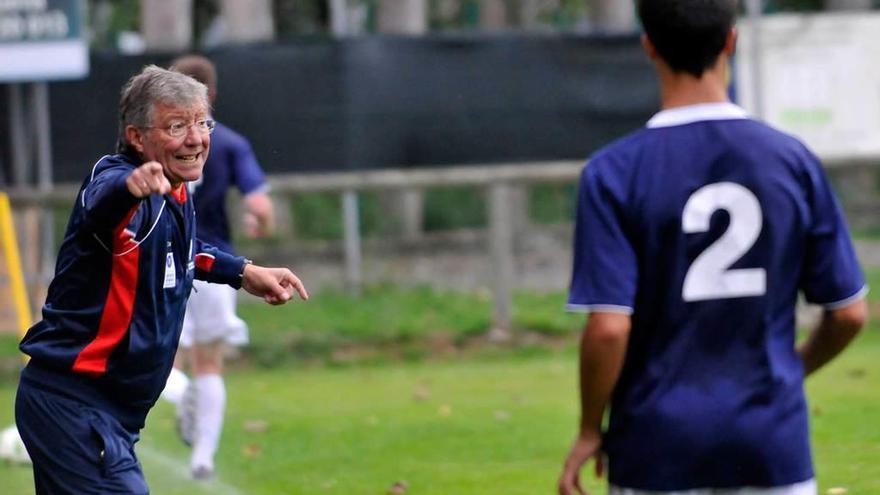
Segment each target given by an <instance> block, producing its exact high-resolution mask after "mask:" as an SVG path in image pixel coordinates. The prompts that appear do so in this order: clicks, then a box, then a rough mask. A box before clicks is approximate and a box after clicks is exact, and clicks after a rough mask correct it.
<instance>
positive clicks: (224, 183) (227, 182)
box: [190, 123, 268, 253]
mask: <svg viewBox="0 0 880 495" xmlns="http://www.w3.org/2000/svg"><path fill="white" fill-rule="evenodd" d="M190 186H191V188H190V190H191V191H193V201H195V205H196V221H197V222H198V231H199V239H202V240H203V241H205V242H207V243H209V244H212V245H214V246H217V247H219V248H220V249H222V250H224V251H226V252H228V253H232V252H233V248H232V243H231V240H230V235H229V219H228V218H227V214H226V191H227V190H229V188H230V187H232V186H235V187H236V188H238V190H239V192H241V194H242V195H247V194H250V193H253V192H257V191H265V190H267V189H268V184H267V183H266V177H265V176H264V175H263V171H262V170H261V169H260V164H259V163H258V162H257V157H256V156H254V152H253V150H252V149H251V146H250V144H248V142H247V139H245V138H244V137H243V136H241V135H240V134H238V133H236V132H235V131H233V130H232V129H230V128H228V127H226V126H224V125H222V124H220V123H218V124H217V127H215V128H214V133H213V134H212V135H211V152H210V153H209V154H208V160H207V161H206V162H205V170H204V173H203V174H202V178H201V179H199V180H197V181H195V182H192V183H190Z"/></svg>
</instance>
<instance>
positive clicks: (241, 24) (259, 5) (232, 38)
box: [220, 0, 275, 43]
mask: <svg viewBox="0 0 880 495" xmlns="http://www.w3.org/2000/svg"><path fill="white" fill-rule="evenodd" d="M220 16H221V22H223V26H224V28H225V31H224V36H223V38H224V41H226V42H228V43H250V42H254V41H271V40H273V39H274V38H275V21H274V17H273V11H272V0H220Z"/></svg>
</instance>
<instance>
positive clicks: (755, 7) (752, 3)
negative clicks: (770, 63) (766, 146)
mask: <svg viewBox="0 0 880 495" xmlns="http://www.w3.org/2000/svg"><path fill="white" fill-rule="evenodd" d="M746 11H747V12H748V16H749V27H750V29H751V35H752V44H751V51H750V55H751V59H752V60H751V69H752V79H751V83H752V98H753V101H754V109H753V113H754V115H755V117H757V118H758V119H763V118H764V70H763V65H764V58H763V52H764V45H763V42H762V39H761V14H762V12H763V2H762V0H747V2H746Z"/></svg>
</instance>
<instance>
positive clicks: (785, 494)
mask: <svg viewBox="0 0 880 495" xmlns="http://www.w3.org/2000/svg"><path fill="white" fill-rule="evenodd" d="M817 490H818V489H817V488H816V480H807V481H802V482H800V483H795V484H793V485H786V486H777V487H774V488H725V489H718V488H700V489H696V490H684V491H678V492H654V491H644V490H633V489H631V488H621V487H619V486H614V485H612V486H611V487H609V489H608V495H816V493H817Z"/></svg>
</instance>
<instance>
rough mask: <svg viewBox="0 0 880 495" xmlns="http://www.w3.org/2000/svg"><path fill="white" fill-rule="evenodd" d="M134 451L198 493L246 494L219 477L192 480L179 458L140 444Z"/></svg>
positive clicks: (148, 482)
mask: <svg viewBox="0 0 880 495" xmlns="http://www.w3.org/2000/svg"><path fill="white" fill-rule="evenodd" d="M135 452H137V455H138V457H140V458H142V459H146V460H149V462H150V463H151V464H156V465H158V466H159V467H160V468H162V471H163V472H164V473H165V475H166V477H167V478H174V479H180V480H183V481H185V482H186V483H187V486H190V487H194V488H198V492H200V493H211V494H216V495H246V494H245V493H244V492H242V491H240V490H239V489H238V488H236V487H234V486H232V485H229V484H226V483H223V482H222V481H220V479H219V478H214V479H213V480H211V481H207V482H202V481H195V480H193V479H192V477H191V476H190V474H189V468H188V467H187V465H188V463H187V462H185V461H184V462H181V461H180V459H175V458H173V457H171V456H169V455H168V454H165V453H162V452H160V451H158V450H156V449H154V448H152V447H148V446H146V445H143V444H141V445H138V446H137V447H136V448H135ZM147 485H150V480H149V478H148V479H147Z"/></svg>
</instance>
